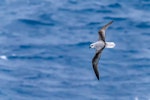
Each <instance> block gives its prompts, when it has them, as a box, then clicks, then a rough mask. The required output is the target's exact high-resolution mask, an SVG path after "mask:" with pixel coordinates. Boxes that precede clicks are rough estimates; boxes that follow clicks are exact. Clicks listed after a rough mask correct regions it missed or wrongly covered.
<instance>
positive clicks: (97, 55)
mask: <svg viewBox="0 0 150 100" xmlns="http://www.w3.org/2000/svg"><path fill="white" fill-rule="evenodd" d="M112 23H113V21H111V22H109V23H108V24H106V25H105V26H103V27H102V28H101V29H100V30H99V32H98V35H99V39H98V41H97V42H94V43H92V44H90V48H95V49H96V53H95V56H94V57H93V59H92V66H93V69H94V72H95V75H96V77H97V79H98V80H99V71H98V62H99V59H100V56H101V53H102V51H103V50H104V48H114V47H115V43H114V42H106V41H105V31H106V29H107V28H108V27H109V26H110V25H111V24H112Z"/></svg>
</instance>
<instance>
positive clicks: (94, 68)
mask: <svg viewBox="0 0 150 100" xmlns="http://www.w3.org/2000/svg"><path fill="white" fill-rule="evenodd" d="M104 48H105V47H103V48H102V49H101V50H99V51H97V52H96V54H95V56H94V57H93V59H92V66H93V70H94V72H95V75H96V77H97V79H98V80H99V71H98V62H99V59H100V56H101V53H102V51H103V49H104Z"/></svg>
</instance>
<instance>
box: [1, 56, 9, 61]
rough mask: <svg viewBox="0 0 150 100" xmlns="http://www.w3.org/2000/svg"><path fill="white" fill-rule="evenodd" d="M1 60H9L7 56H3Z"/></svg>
mask: <svg viewBox="0 0 150 100" xmlns="http://www.w3.org/2000/svg"><path fill="white" fill-rule="evenodd" d="M0 59H2V60H8V58H7V56H5V55H1V56H0Z"/></svg>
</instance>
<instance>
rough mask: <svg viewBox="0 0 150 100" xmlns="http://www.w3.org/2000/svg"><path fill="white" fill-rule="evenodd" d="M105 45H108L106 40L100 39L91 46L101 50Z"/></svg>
mask: <svg viewBox="0 0 150 100" xmlns="http://www.w3.org/2000/svg"><path fill="white" fill-rule="evenodd" d="M105 45H106V44H105V42H104V41H102V40H100V41H97V42H94V43H92V44H91V45H90V47H91V48H95V49H96V50H97V51H98V50H101V49H102V48H103V47H104V46H105Z"/></svg>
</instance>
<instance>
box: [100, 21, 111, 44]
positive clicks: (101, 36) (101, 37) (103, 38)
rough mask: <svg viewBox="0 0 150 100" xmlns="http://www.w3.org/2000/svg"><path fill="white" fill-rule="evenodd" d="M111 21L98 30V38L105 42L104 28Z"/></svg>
mask: <svg viewBox="0 0 150 100" xmlns="http://www.w3.org/2000/svg"><path fill="white" fill-rule="evenodd" d="M112 23H113V21H111V22H109V23H108V24H106V25H105V26H103V27H102V28H101V29H100V30H99V31H98V34H99V40H103V41H104V42H105V30H106V29H107V28H108V27H109V26H110V25H111V24H112Z"/></svg>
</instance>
